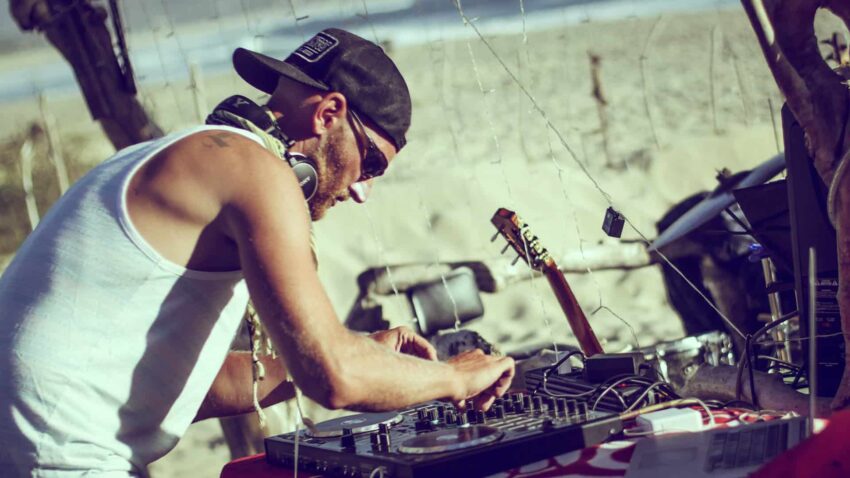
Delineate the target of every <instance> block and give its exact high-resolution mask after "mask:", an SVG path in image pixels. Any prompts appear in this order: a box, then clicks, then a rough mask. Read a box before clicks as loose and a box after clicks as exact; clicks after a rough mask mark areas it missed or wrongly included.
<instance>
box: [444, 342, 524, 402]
mask: <svg viewBox="0 0 850 478" xmlns="http://www.w3.org/2000/svg"><path fill="white" fill-rule="evenodd" d="M447 363H448V364H449V365H451V366H452V367H454V369H455V372H457V374H458V376H459V377H460V383H461V385H462V390H463V393H462V395H461V396H460V397H456V399H455V406H457V407H458V408H464V407H466V401H467V400H469V399H472V400H473V401H474V402H475V408H476V409H478V410H487V409H489V408H490V405H492V404H493V401H494V400H496V398H498V397H501V396H502V395H504V394H505V392H507V391H508V388H510V386H511V381H512V380H513V378H514V359H512V358H510V357H494V356H492V355H485V354H484V352H482V351H481V349H475V350H470V351H468V352H464V353H462V354H460V355H457V356H455V357H452V358H451V359H449V360H448V361H447Z"/></svg>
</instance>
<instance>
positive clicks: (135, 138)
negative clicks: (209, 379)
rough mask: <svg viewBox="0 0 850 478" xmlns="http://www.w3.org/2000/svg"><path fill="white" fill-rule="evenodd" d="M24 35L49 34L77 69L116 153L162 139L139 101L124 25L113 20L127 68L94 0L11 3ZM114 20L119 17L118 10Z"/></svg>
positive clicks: (103, 12)
mask: <svg viewBox="0 0 850 478" xmlns="http://www.w3.org/2000/svg"><path fill="white" fill-rule="evenodd" d="M9 8H10V11H11V13H12V16H13V18H14V20H15V21H16V22H17V24H18V26H19V27H20V28H21V29H22V30H37V31H41V32H44V34H45V36H46V37H47V39H48V40H49V41H50V43H51V44H53V46H54V47H56V49H57V50H59V52H60V53H61V54H62V56H64V57H65V59H66V60H67V61H68V63H69V64H70V65H71V67H72V68H73V69H74V75H75V76H76V78H77V83H78V84H79V85H80V90H82V93H83V96H84V97H85V99H86V103H87V104H88V107H89V112H90V113H91V115H92V117H93V118H94V119H96V120H98V121H100V125H101V127H102V128H103V130H104V132H105V133H106V135H107V137H108V138H109V140H110V141H111V142H112V144H113V145H114V146H115V148H116V149H120V148H124V147H126V146H129V145H132V144H135V143H139V142H142V141H146V140H149V139H152V138H156V137H159V136H162V134H163V133H162V130H161V129H160V128H159V126H157V125H156V123H154V122H153V120H152V119H150V118H149V117H148V114H147V112H146V111H145V109H144V108H143V107H142V105H141V104H140V103H139V101H138V99H137V98H136V91H135V84H134V82H133V81H132V69H131V68H130V65H129V61H128V60H129V56H128V55H127V54H126V53H127V52H126V48H125V44H124V42H123V35H124V32H123V30H122V29H121V28H120V25H121V23H120V20H119V19H118V18H117V17H114V18H113V20H114V23H115V27H116V30H117V31H116V35H117V36H118V44H119V47H120V49H121V51H122V59H123V61H124V62H125V63H126V64H125V65H122V64H121V63H120V62H119V60H118V58H117V57H116V55H115V49H114V47H113V43H114V42H113V40H112V35H111V34H110V31H109V29H108V28H107V26H106V19H107V18H108V14H107V11H106V9H104V8H103V7H102V6H100V5H92V3H91V0H10V2H9ZM112 13H113V15H116V14H117V13H118V10H117V9H113V12H112Z"/></svg>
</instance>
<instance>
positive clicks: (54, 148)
mask: <svg viewBox="0 0 850 478" xmlns="http://www.w3.org/2000/svg"><path fill="white" fill-rule="evenodd" d="M38 109H39V111H40V112H41V124H42V127H43V128H44V134H45V135H46V136H47V146H48V155H49V156H50V162H52V163H53V167H54V169H56V180H57V181H58V182H59V193H60V195H61V194H65V191H67V190H68V168H67V167H66V166H65V159H64V157H63V156H62V147H61V145H60V143H59V130H58V129H57V127H56V118H55V117H54V116H53V115H52V114H50V111H49V110H48V109H47V97H46V96H45V95H44V93H39V94H38Z"/></svg>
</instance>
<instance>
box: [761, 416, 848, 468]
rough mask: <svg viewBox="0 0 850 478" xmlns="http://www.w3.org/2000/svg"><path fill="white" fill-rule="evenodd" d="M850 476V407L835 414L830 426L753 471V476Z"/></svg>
mask: <svg viewBox="0 0 850 478" xmlns="http://www.w3.org/2000/svg"><path fill="white" fill-rule="evenodd" d="M848 476H850V410H845V411H842V412H836V413H833V414H832V415H831V416H830V417H829V425H827V426H826V428H824V429H823V431H821V432H820V433H818V434H817V435H814V436H811V437H809V438H808V439H807V440H804V441H803V442H802V443H800V444H799V445H797V446H796V447H794V448H792V449H791V450H789V451H788V452H786V453H783V454H781V455H779V456H778V457H776V458H775V459H774V460H773V461H771V462H770V463H768V464H766V465H765V466H763V467H761V468H760V469H759V470H758V471H756V472H755V473H753V474H751V475H750V477H751V478H782V477H789V478H791V477H793V478H847V477H848Z"/></svg>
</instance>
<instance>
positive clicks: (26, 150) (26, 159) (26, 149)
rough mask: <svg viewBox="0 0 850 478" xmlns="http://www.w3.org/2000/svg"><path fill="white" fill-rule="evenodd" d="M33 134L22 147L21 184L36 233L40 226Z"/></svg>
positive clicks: (29, 135)
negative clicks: (34, 186)
mask: <svg viewBox="0 0 850 478" xmlns="http://www.w3.org/2000/svg"><path fill="white" fill-rule="evenodd" d="M33 156H34V154H33V134H32V132H30V134H28V135H27V138H26V139H25V140H24V144H22V145H21V183H22V186H23V188H24V201H25V202H26V206H27V216H28V217H29V220H30V227H31V229H32V230H33V231H34V230H35V227H36V226H38V220H39V218H38V204H37V203H36V202H35V193H34V188H33V182H32V160H33Z"/></svg>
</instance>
